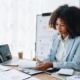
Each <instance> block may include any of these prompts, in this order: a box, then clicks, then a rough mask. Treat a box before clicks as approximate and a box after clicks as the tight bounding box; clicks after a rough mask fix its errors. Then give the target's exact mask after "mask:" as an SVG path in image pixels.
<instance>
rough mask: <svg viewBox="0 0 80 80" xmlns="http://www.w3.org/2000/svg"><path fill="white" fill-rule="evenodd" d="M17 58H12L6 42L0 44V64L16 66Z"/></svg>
mask: <svg viewBox="0 0 80 80" xmlns="http://www.w3.org/2000/svg"><path fill="white" fill-rule="evenodd" d="M18 60H19V59H18V58H12V54H11V52H10V49H9V45H8V44H4V45H0V64H2V65H8V66H9V65H13V66H17V62H18Z"/></svg>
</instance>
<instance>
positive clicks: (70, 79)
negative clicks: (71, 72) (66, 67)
mask: <svg viewBox="0 0 80 80" xmlns="http://www.w3.org/2000/svg"><path fill="white" fill-rule="evenodd" d="M66 80H80V76H71V77H67V78H66Z"/></svg>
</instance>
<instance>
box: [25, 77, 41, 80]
mask: <svg viewBox="0 0 80 80" xmlns="http://www.w3.org/2000/svg"><path fill="white" fill-rule="evenodd" d="M26 80H40V79H38V78H35V77H31V78H29V79H26Z"/></svg>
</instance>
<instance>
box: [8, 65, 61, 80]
mask: <svg viewBox="0 0 80 80" xmlns="http://www.w3.org/2000/svg"><path fill="white" fill-rule="evenodd" d="M9 67H10V66H9ZM11 68H13V69H16V70H18V68H19V67H11ZM34 77H36V78H38V79H40V80H61V79H57V78H55V77H52V76H51V75H50V74H47V73H40V74H36V75H34ZM26 80H27V79H26Z"/></svg>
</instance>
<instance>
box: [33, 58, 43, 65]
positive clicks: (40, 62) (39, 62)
mask: <svg viewBox="0 0 80 80" xmlns="http://www.w3.org/2000/svg"><path fill="white" fill-rule="evenodd" d="M33 61H37V63H38V66H40V65H42V64H43V62H42V61H40V60H39V59H36V58H33Z"/></svg>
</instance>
